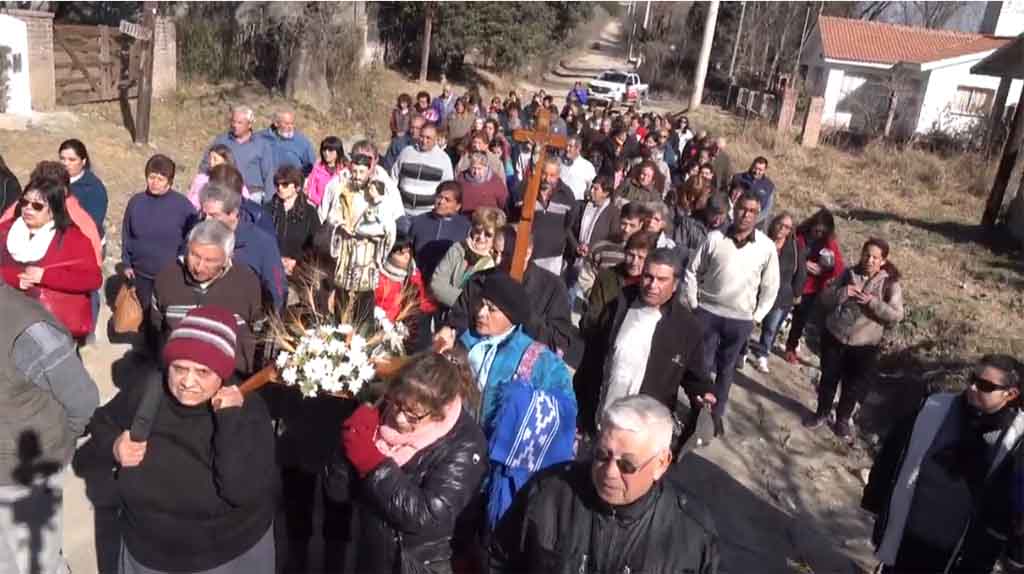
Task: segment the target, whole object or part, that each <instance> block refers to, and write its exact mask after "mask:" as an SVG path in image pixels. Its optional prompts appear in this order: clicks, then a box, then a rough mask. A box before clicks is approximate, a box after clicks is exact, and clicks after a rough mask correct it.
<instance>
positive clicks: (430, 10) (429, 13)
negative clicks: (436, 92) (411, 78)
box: [420, 4, 434, 82]
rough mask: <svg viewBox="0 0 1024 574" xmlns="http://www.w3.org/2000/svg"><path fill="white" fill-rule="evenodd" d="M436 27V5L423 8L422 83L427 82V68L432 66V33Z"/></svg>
mask: <svg viewBox="0 0 1024 574" xmlns="http://www.w3.org/2000/svg"><path fill="white" fill-rule="evenodd" d="M433 27H434V5H433V4H427V5H426V6H424V7H423V55H422V56H421V57H420V81H421V82H426V81H427V66H428V65H429V64H430V31H431V28H433Z"/></svg>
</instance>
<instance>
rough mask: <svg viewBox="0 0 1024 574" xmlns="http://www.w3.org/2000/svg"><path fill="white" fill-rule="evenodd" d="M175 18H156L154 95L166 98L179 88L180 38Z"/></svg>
mask: <svg viewBox="0 0 1024 574" xmlns="http://www.w3.org/2000/svg"><path fill="white" fill-rule="evenodd" d="M176 34H177V29H176V28H175V26H174V20H173V19H171V18H157V19H156V34H155V38H154V39H155V41H156V44H155V45H154V47H153V50H154V51H153V97H155V98H166V97H170V96H173V95H174V92H175V91H176V90H177V89H178V73H177V72H178V39H177V35H176Z"/></svg>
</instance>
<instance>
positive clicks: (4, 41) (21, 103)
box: [0, 14, 32, 114]
mask: <svg viewBox="0 0 1024 574" xmlns="http://www.w3.org/2000/svg"><path fill="white" fill-rule="evenodd" d="M0 46H3V47H4V48H5V49H3V50H0V58H6V59H7V64H8V66H7V102H6V103H7V106H6V108H7V113H9V114H28V113H30V112H31V111H32V102H31V99H32V92H31V90H30V88H29V82H28V26H27V25H26V24H25V23H24V22H22V21H21V20H18V19H17V18H13V17H11V16H7V15H5V14H0Z"/></svg>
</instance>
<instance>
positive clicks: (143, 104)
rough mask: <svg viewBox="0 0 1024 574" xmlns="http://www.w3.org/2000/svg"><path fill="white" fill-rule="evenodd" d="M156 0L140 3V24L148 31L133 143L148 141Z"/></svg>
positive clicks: (151, 100) (154, 47) (151, 98)
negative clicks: (154, 0)
mask: <svg viewBox="0 0 1024 574" xmlns="http://www.w3.org/2000/svg"><path fill="white" fill-rule="evenodd" d="M156 6H157V3H156V2H143V3H142V25H143V27H144V28H145V29H146V30H147V31H148V33H149V39H148V40H144V42H145V52H144V54H143V57H142V78H141V79H140V81H139V102H138V104H137V105H136V108H135V117H136V120H135V127H136V129H135V143H138V144H148V143H149V117H150V113H151V111H152V109H153V52H154V50H155V49H156Z"/></svg>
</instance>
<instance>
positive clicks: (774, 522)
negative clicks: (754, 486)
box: [668, 454, 860, 574]
mask: <svg viewBox="0 0 1024 574" xmlns="http://www.w3.org/2000/svg"><path fill="white" fill-rule="evenodd" d="M668 480H673V481H674V482H676V483H678V484H680V485H681V486H682V487H683V488H684V489H685V490H686V491H688V492H690V493H691V494H692V495H694V496H695V497H696V498H698V499H699V500H701V501H703V502H704V504H706V505H707V506H708V507H709V509H710V510H711V514H712V516H713V518H714V520H715V527H716V529H717V530H718V533H719V552H720V553H721V557H722V563H721V571H722V572H726V573H730V574H744V573H750V572H758V573H761V574H775V573H778V574H783V573H789V572H794V571H799V567H800V566H801V565H804V566H808V567H810V568H811V569H812V571H813V572H828V573H830V574H831V573H839V572H860V570H859V569H857V568H855V566H854V564H853V563H851V561H850V560H849V559H848V558H847V557H845V556H843V555H842V554H841V553H840V552H839V551H837V550H834V549H833V548H834V546H835V545H834V543H833V542H832V541H830V540H828V539H827V538H826V537H825V536H824V535H823V534H821V533H820V532H819V531H817V530H816V529H815V528H814V527H813V526H812V525H809V524H807V523H806V522H805V521H804V520H803V519H798V518H794V517H792V516H790V515H788V514H786V513H784V512H782V511H781V510H779V509H778V508H776V507H775V506H773V505H771V504H769V503H768V502H766V501H764V500H763V499H762V498H761V497H760V496H758V495H757V494H755V493H753V492H751V491H750V489H748V488H747V487H745V486H743V485H742V484H740V483H739V482H737V481H736V480H735V479H734V478H732V477H731V476H730V475H729V473H728V472H726V471H725V470H723V469H722V468H720V467H719V466H717V465H716V464H714V463H713V462H711V461H709V460H707V459H706V458H704V457H703V456H701V455H699V454H691V455H688V456H687V457H686V458H685V459H683V462H682V463H681V464H680V465H679V467H678V468H674V469H673V470H672V471H670V476H669V478H668ZM725 501H728V505H727V506H726V505H724V504H722V503H723V502H725ZM797 539H799V542H798V540H797ZM810 547H816V548H817V549H818V550H816V551H815V552H814V555H809V554H804V552H805V550H804V549H806V548H810Z"/></svg>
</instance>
